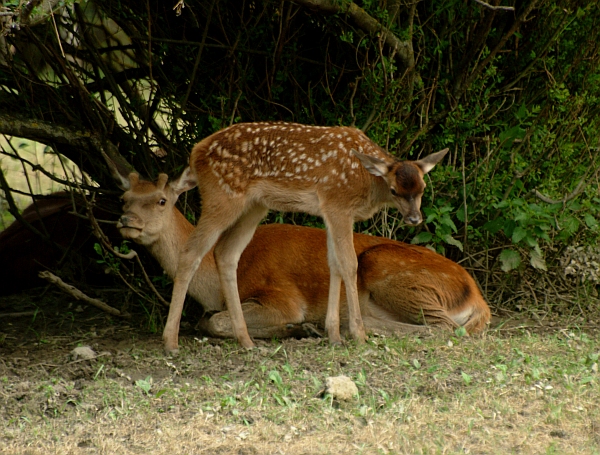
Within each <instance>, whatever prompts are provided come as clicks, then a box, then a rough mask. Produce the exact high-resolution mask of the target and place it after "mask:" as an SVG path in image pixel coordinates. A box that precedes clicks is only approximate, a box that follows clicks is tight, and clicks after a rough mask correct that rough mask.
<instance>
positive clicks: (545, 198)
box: [531, 179, 585, 204]
mask: <svg viewBox="0 0 600 455" xmlns="http://www.w3.org/2000/svg"><path fill="white" fill-rule="evenodd" d="M584 189H585V182H584V180H583V179H581V180H580V181H579V183H578V184H577V186H576V187H575V189H574V190H573V191H572V192H571V194H567V195H565V196H564V197H563V198H562V199H560V200H558V201H556V200H554V199H551V198H549V197H548V196H545V195H544V194H542V193H540V192H539V191H538V190H531V192H532V193H533V194H535V195H536V197H537V198H538V199H541V200H542V201H544V202H547V203H548V204H565V203H566V202H569V201H570V200H571V199H575V198H576V197H577V196H579V194H580V193H581V192H582V191H583V190H584Z"/></svg>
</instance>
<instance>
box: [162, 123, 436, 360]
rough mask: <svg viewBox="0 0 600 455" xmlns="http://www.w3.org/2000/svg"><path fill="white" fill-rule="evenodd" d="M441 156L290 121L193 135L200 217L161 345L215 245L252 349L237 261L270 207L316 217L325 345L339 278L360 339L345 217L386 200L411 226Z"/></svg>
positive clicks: (335, 337)
mask: <svg viewBox="0 0 600 455" xmlns="http://www.w3.org/2000/svg"><path fill="white" fill-rule="evenodd" d="M446 152H447V149H446V150H443V151H440V152H437V153H434V154H431V155H429V156H428V157H426V158H424V159H421V160H419V161H404V162H402V161H398V160H396V159H395V158H394V157H392V156H391V155H389V154H388V153H386V152H385V151H384V150H383V149H382V148H381V147H379V146H377V145H376V144H375V143H373V142H372V141H371V140H370V139H368V138H367V136H366V135H365V134H364V133H363V132H362V131H360V130H358V129H355V128H347V127H315V126H304V125H298V124H290V123H241V124H237V125H233V126H230V127H228V128H225V129H224V130H221V131H218V132H217V133H215V134H213V135H211V136H209V137H208V138H206V139H204V140H202V141H200V142H199V143H198V144H196V146H195V147H194V148H193V150H192V153H191V156H190V169H191V173H192V174H193V178H195V180H196V181H197V182H198V188H199V190H200V195H201V197H202V217H201V219H200V221H199V223H198V225H197V226H196V228H195V230H194V231H193V232H192V234H191V235H190V237H189V239H188V241H187V242H186V245H185V247H184V248H183V249H182V251H181V254H180V256H179V263H178V266H177V272H176V274H175V280H174V287H173V295H172V299H171V306H170V309H169V316H168V318H167V323H166V325H165V329H164V332H163V339H164V342H165V349H166V351H167V352H175V351H177V345H178V342H177V337H178V330H179V321H180V318H181V311H182V309H183V302H184V300H185V295H186V292H187V290H188V286H189V283H190V281H191V280H192V278H193V276H194V274H195V273H196V270H197V269H198V267H199V265H200V263H201V262H202V259H203V258H204V256H205V255H206V254H207V253H208V252H209V251H210V250H211V248H212V247H213V246H215V245H216V246H215V250H214V255H215V260H216V262H217V268H218V270H219V278H220V280H221V286H222V288H223V293H224V295H225V301H226V302H227V308H228V310H229V313H230V316H231V323H232V327H233V332H234V334H235V338H236V339H237V341H238V342H239V343H240V344H241V345H242V346H243V347H245V348H250V347H252V346H254V344H253V343H252V340H251V339H250V337H249V335H248V331H247V329H246V324H245V322H244V317H243V313H242V308H241V303H240V296H239V292H238V286H237V276H236V267H237V264H238V261H239V258H240V256H241V254H242V252H243V251H244V248H245V247H246V245H247V244H248V243H249V242H250V240H251V239H252V236H253V235H254V231H255V230H256V227H257V226H258V224H259V223H260V221H261V220H262V219H263V218H264V216H265V215H266V214H267V212H268V210H269V209H274V210H280V211H299V212H306V213H309V214H311V215H318V216H321V217H322V218H323V220H324V222H325V226H326V227H327V253H328V254H327V256H328V262H329V269H330V280H329V299H328V305H327V317H326V321H325V327H326V330H327V334H328V336H329V339H330V342H332V343H340V342H341V338H340V332H339V302H340V289H341V283H342V280H343V281H344V284H345V287H346V294H347V296H348V317H349V332H350V335H351V336H352V337H353V338H354V339H356V340H358V341H361V342H362V341H364V339H365V332H364V327H363V323H362V318H361V314H360V307H359V301H358V292H357V287H356V271H357V258H356V254H355V252H354V248H353V237H352V226H353V223H354V221H357V220H364V219H367V218H369V217H371V216H372V215H373V214H374V213H375V212H376V211H377V210H379V209H380V208H381V207H382V206H383V205H386V204H393V205H395V206H396V207H397V208H398V209H399V210H400V213H401V214H402V216H403V218H404V221H405V222H406V223H407V224H410V225H416V224H419V223H420V222H421V212H420V205H421V196H422V194H423V191H424V189H425V182H424V180H423V176H424V174H426V173H427V172H429V171H430V170H431V169H432V168H433V167H434V166H435V164H437V163H438V162H439V161H440V160H441V159H442V158H443V157H444V155H445V154H446Z"/></svg>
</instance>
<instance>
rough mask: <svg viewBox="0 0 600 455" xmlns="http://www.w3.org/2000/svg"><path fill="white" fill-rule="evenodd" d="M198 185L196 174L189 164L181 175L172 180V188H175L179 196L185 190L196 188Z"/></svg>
mask: <svg viewBox="0 0 600 455" xmlns="http://www.w3.org/2000/svg"><path fill="white" fill-rule="evenodd" d="M197 185H198V181H197V180H196V174H194V173H193V172H192V169H191V168H190V167H189V166H188V167H186V168H185V169H184V170H183V172H182V173H181V175H180V176H179V177H177V178H176V179H174V180H171V188H173V191H175V193H176V194H177V196H179V195H180V194H181V193H183V192H184V191H189V190H191V189H192V188H195V187H196V186H197Z"/></svg>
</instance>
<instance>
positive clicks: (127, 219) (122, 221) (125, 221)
mask: <svg viewBox="0 0 600 455" xmlns="http://www.w3.org/2000/svg"><path fill="white" fill-rule="evenodd" d="M135 219H136V217H135V215H128V214H124V215H121V218H119V222H118V223H117V228H122V227H124V226H128V225H130V224H132V222H133V221H135Z"/></svg>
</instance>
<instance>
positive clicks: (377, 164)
mask: <svg viewBox="0 0 600 455" xmlns="http://www.w3.org/2000/svg"><path fill="white" fill-rule="evenodd" d="M352 153H353V154H354V156H355V157H357V158H358V159H359V160H360V163H361V164H362V165H363V167H364V168H365V169H366V170H367V171H369V173H371V174H373V175H374V176H376V177H385V176H386V175H388V172H389V171H390V168H389V166H388V165H387V163H386V162H385V161H383V160H382V159H380V158H377V157H374V156H370V155H365V154H364V153H360V152H357V151H356V150H354V149H352Z"/></svg>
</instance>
